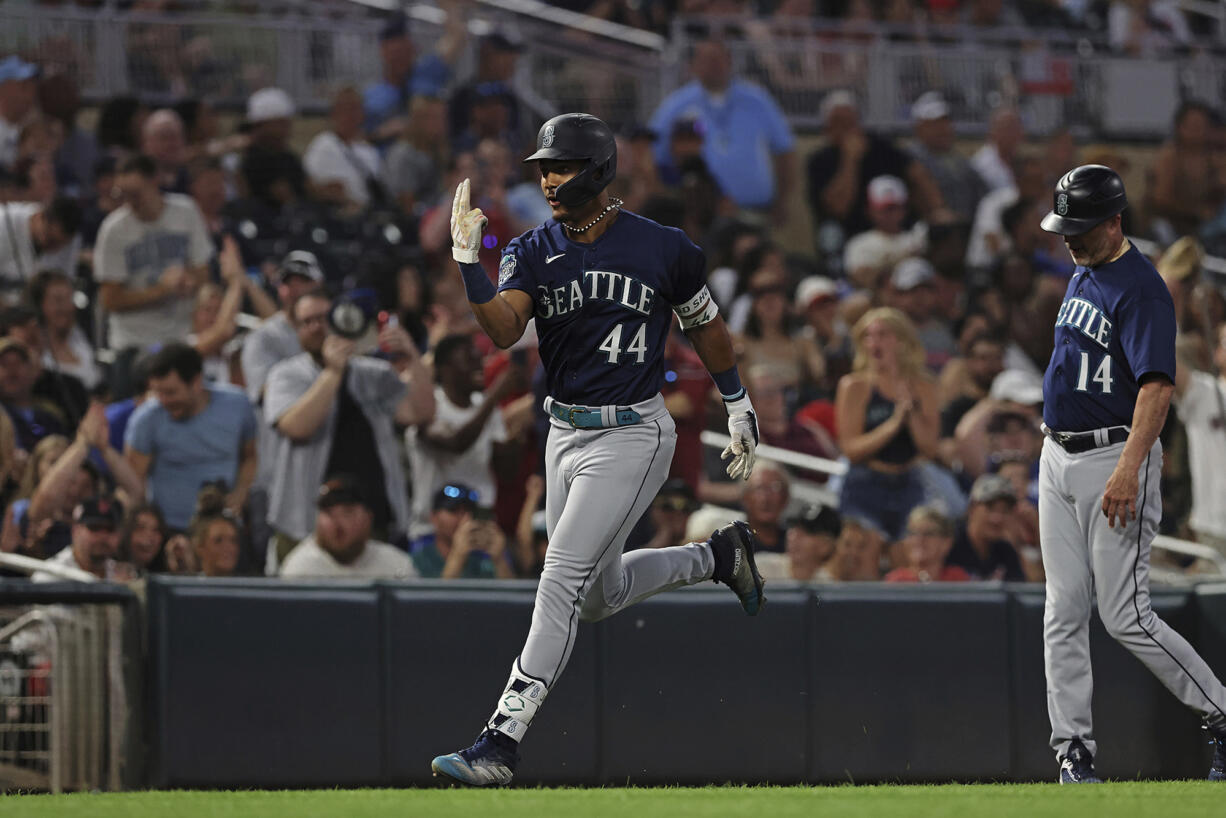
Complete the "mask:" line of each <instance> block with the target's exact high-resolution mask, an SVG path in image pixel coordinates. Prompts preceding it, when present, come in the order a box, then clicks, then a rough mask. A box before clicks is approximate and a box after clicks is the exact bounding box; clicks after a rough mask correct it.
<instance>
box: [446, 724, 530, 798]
mask: <svg viewBox="0 0 1226 818" xmlns="http://www.w3.org/2000/svg"><path fill="white" fill-rule="evenodd" d="M518 746H519V743H518V742H516V741H515V740H514V739H511V738H507V737H506V736H504V735H503V734H502V733H499V732H498V731H497V730H486V731H485V732H483V733H482V734H481V735H479V736H477V740H476V741H475V742H474V743H473V746H471V747H469V748H468V749H467V750H461V751H460V752H458V753H451V754H450V755H445V756H439V757H438V758H436V759H434V761H432V762H430V769H432V770H433V771H434V776H435V778H438V777H440V776H441V777H443V778H449V779H451V780H452V781H455V782H458V783H460V784H465V785H467V786H469V787H500V786H503V785H504V784H510V783H511V777H512V776H513V775H515V765H516V764H518V763H519V753H518V752H517V751H516V750H517V748H518Z"/></svg>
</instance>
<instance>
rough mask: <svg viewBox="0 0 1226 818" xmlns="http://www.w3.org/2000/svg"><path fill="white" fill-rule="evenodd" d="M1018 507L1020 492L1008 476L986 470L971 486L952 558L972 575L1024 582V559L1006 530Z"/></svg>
mask: <svg viewBox="0 0 1226 818" xmlns="http://www.w3.org/2000/svg"><path fill="white" fill-rule="evenodd" d="M1016 507H1017V494H1015V493H1014V490H1013V484H1012V483H1011V482H1009V479H1008V478H1007V477H1004V476H1002V475H999V474H985V475H983V476H982V477H980V478H979V479H978V480H976V481H975V485H974V486H972V487H971V505H970V509H969V510H968V511H967V514H966V522H964V523H962V524H961V525H959V526H958V530H957V534H956V535H955V536H954V544H953V548H952V549H951V550H950V552H949V557H948V562H949V564H950V565H956V566H958V567H959V568H962V569H963V570H964V571H966V573H967V574H969V575H970V577H971V578H972V579H1003V580H1005V581H1006V582H1024V581H1025V580H1026V575H1025V573H1024V572H1023V571H1022V562H1021V560H1020V559H1018V555H1017V551H1016V550H1014V548H1013V546H1012V545H1011V544H1010V543H1009V540H1007V539H1006V538H1005V537H1004V536H1003V534H1004V533H1005V532H1006V531H1008V529H1009V517H1010V515H1011V514H1012V512H1013V510H1014V509H1015V508H1016Z"/></svg>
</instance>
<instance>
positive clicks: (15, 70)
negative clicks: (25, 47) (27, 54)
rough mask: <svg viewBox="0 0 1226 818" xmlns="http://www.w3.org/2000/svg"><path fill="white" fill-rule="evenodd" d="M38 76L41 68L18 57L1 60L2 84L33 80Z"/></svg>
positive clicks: (0, 74) (0, 76) (0, 75)
mask: <svg viewBox="0 0 1226 818" xmlns="http://www.w3.org/2000/svg"><path fill="white" fill-rule="evenodd" d="M38 74H39V68H38V66H37V65H35V64H34V63H32V62H26V61H25V60H23V59H22V58H21V57H18V56H17V55H13V56H11V57H5V58H4V59H3V60H0V83H3V82H21V81H22V80H32V79H34V78H35V77H37V76H38Z"/></svg>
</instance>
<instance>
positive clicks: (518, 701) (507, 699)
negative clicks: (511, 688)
mask: <svg viewBox="0 0 1226 818" xmlns="http://www.w3.org/2000/svg"><path fill="white" fill-rule="evenodd" d="M502 706H503V709H505V710H506V711H507V712H508V713H521V712H523V709H524V706H525V705H524V700H523V697H521V696H519V695H517V694H515V693H508V694H507V695H506V696H504V697H503V699H502Z"/></svg>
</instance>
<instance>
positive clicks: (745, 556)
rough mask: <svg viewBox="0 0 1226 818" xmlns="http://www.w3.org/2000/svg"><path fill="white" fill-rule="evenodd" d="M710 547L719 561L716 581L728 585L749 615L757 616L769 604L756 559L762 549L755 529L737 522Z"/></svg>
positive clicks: (714, 538) (713, 537) (713, 538)
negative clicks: (755, 551) (755, 550)
mask: <svg viewBox="0 0 1226 818" xmlns="http://www.w3.org/2000/svg"><path fill="white" fill-rule="evenodd" d="M707 543H708V544H709V545H710V546H711V553H712V554H713V555H714V557H715V573H714V575H713V576H712V579H714V580H715V581H716V582H722V583H724V584H725V585H727V586H728V587H729V588H731V589H732V590H733V591H734V592H735V593H736V597H737V599H739V600H740V601H741V607H742V608H744V609H745V613H747V614H749V615H750V616H757V614H758V611H760V610H762V606H763V605H765V604H766V597H765V596H764V595H763V593H762V589H763V588H764V587H765V585H766V583H765V582H763V581H762V575H761V574H759V573H758V566H757V565H756V564H755V563H754V559H753V552H754V549H755V548H757V547H758V545H759V543H758V538H757V537H755V536H754V533H753V529H751V528H750V527H749V524H748V523H744V522H741V521H740V520H737V521H736V522H734V523H729V524H728V525H726V526H724V527H723V528H718V529H716V530H715V532H714V533H712V534H711V537H710V539H708V540H707Z"/></svg>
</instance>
